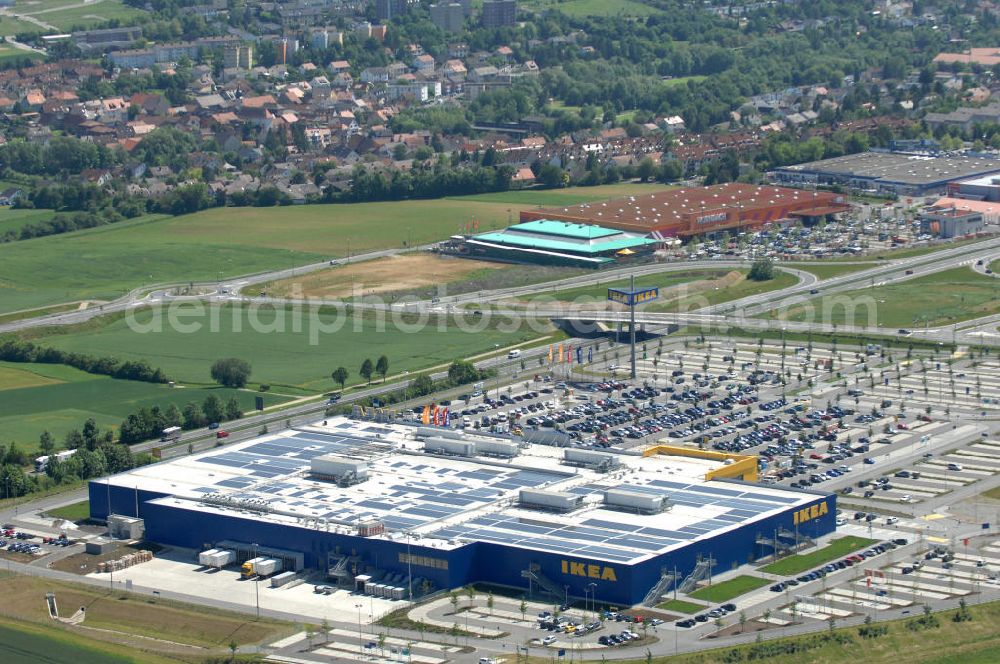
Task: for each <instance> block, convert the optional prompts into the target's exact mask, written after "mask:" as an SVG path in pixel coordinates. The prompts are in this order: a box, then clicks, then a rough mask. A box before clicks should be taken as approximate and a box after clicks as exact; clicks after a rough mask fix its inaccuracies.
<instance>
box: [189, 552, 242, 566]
mask: <svg viewBox="0 0 1000 664" xmlns="http://www.w3.org/2000/svg"><path fill="white" fill-rule="evenodd" d="M235 562H236V554H235V553H234V552H232V551H229V550H227V549H209V550H208V551H202V552H201V553H199V554H198V564H199V565H202V566H204V567H214V568H216V569H222V568H223V567H225V566H227V565H232V564H233V563H235Z"/></svg>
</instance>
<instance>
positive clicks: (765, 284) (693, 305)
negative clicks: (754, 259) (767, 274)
mask: <svg viewBox="0 0 1000 664" xmlns="http://www.w3.org/2000/svg"><path fill="white" fill-rule="evenodd" d="M736 271H737V272H739V273H740V274H742V275H744V276H745V275H746V273H747V272H748V271H747V270H736ZM798 282H799V280H798V278H797V277H795V276H794V275H792V274H789V273H788V272H783V271H781V270H775V271H774V278H773V279H771V280H769V281H750V280H749V279H743V280H741V281H739V282H737V283H735V284H733V285H731V286H727V287H724V288H723V287H719V288H713V289H711V290H706V291H700V292H698V293H695V294H693V295H689V296H687V297H683V298H681V299H680V300H678V301H677V302H676V303H672V304H671V305H670V306H666V307H661V306H658V305H657V304H656V303H655V302H654V303H653V304H652V305H650V306H651V307H652V309H651V311H693V310H695V309H698V308H701V307H705V306H709V307H711V306H714V305H716V304H722V303H724V302H733V301H734V300H741V299H743V298H745V297H750V296H752V295H760V294H761V293H770V292H771V291H775V290H781V289H783V288H789V287H791V286H794V285H795V284H797V283H798Z"/></svg>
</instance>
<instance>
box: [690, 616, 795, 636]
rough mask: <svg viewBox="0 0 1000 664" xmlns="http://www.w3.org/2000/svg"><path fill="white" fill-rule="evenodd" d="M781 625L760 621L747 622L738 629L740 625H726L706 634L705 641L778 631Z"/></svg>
mask: <svg viewBox="0 0 1000 664" xmlns="http://www.w3.org/2000/svg"><path fill="white" fill-rule="evenodd" d="M780 627H781V625H775V624H774V623H768V622H764V621H762V620H747V622H746V624H745V625H743V626H742V627H740V624H739V623H738V622H737V623H734V624H732V625H728V626H726V627H723V628H722V629H720V630H718V631H717V632H712V633H711V634H706V635H705V638H706V639H718V638H721V637H723V636H735V635H737V634H753V633H754V632H763V631H765V630H769V629H778V628H780Z"/></svg>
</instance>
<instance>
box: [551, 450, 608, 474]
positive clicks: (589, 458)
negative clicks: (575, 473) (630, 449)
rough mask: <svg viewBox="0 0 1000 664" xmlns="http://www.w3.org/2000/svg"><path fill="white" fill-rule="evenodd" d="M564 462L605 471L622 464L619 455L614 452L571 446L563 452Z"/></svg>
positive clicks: (568, 464)
mask: <svg viewBox="0 0 1000 664" xmlns="http://www.w3.org/2000/svg"><path fill="white" fill-rule="evenodd" d="M563 463H565V464H566V465H567V466H579V467H581V468H590V469H591V470H599V471H602V472H605V473H606V472H608V471H610V470H613V469H615V468H617V467H618V466H619V465H620V463H619V461H618V457H616V456H615V455H614V454H608V453H607V452H593V451H591V450H581V449H576V448H569V449H567V450H566V451H565V452H563Z"/></svg>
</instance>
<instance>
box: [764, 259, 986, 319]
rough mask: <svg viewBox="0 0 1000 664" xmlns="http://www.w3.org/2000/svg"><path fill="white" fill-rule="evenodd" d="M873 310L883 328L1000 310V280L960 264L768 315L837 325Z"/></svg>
mask: <svg viewBox="0 0 1000 664" xmlns="http://www.w3.org/2000/svg"><path fill="white" fill-rule="evenodd" d="M845 303H849V306H845ZM869 310H871V311H873V315H874V317H876V318H877V320H878V324H879V325H880V326H882V327H890V328H891V327H909V326H913V325H923V324H925V323H926V324H927V325H947V324H950V323H956V322H960V321H964V320H969V319H972V318H979V317H981V316H989V315H992V314H995V313H998V312H1000V282H998V281H997V280H996V279H995V278H993V277H992V276H989V275H984V274H979V273H977V272H974V271H973V270H971V269H970V268H968V267H957V268H953V269H951V270H944V271H941V272H935V273H934V274H929V275H926V276H923V277H917V278H915V279H908V280H906V281H901V282H899V283H894V284H887V285H885V286H877V287H875V288H862V289H858V290H854V291H849V292H847V293H843V294H840V295H837V296H834V297H832V298H829V299H827V298H822V297H818V298H815V299H813V300H810V301H809V302H808V303H806V304H804V305H801V306H796V307H792V308H791V309H789V310H788V311H782V312H776V311H771V312H769V313H768V314H767V315H768V316H770V317H771V318H779V319H781V320H794V321H802V320H808V319H813V318H815V319H817V320H820V319H822V320H823V322H824V323H836V324H838V325H867V324H868V318H869ZM849 319H853V320H849Z"/></svg>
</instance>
